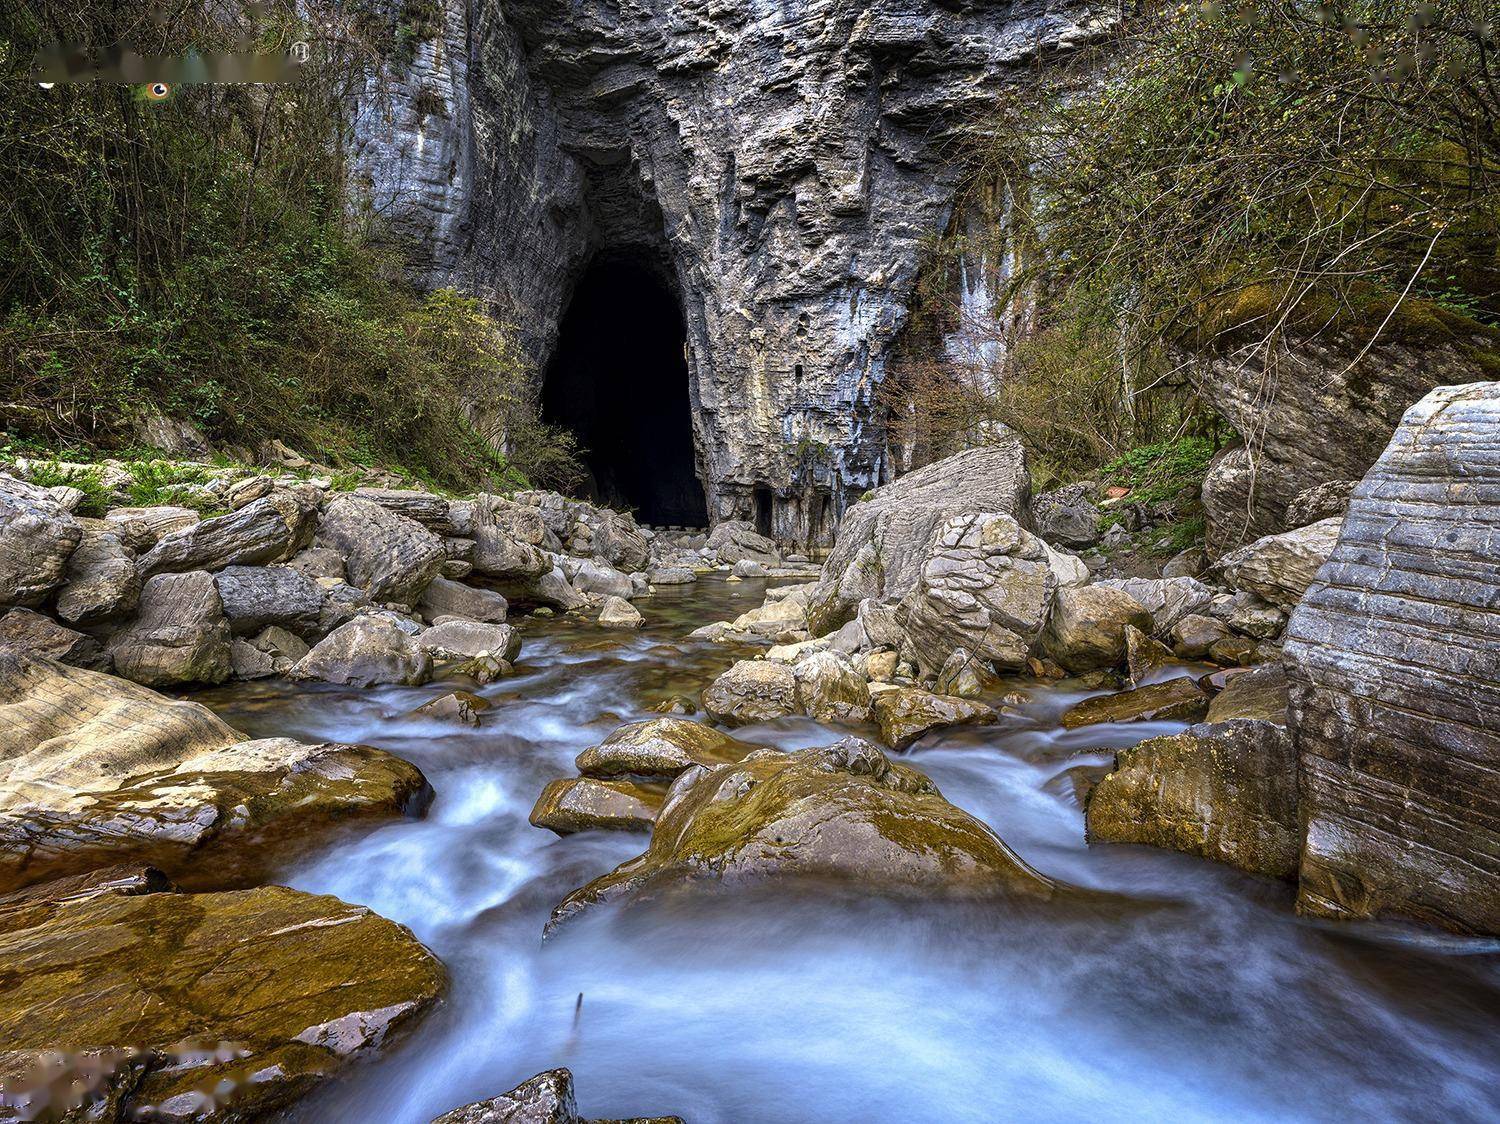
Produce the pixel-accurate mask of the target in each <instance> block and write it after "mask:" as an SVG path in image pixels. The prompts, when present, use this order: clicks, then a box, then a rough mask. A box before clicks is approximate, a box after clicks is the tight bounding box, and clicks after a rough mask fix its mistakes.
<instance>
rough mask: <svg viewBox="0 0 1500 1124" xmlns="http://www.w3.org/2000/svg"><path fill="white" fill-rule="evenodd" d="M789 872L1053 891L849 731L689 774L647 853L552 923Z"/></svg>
mask: <svg viewBox="0 0 1500 1124" xmlns="http://www.w3.org/2000/svg"><path fill="white" fill-rule="evenodd" d="M789 879H796V880H803V881H811V882H814V883H822V884H825V885H828V884H833V885H840V884H842V885H847V886H856V887H858V889H859V891H860V892H861V893H878V894H900V895H910V894H915V895H959V896H989V895H1022V896H1025V897H1030V898H1050V897H1051V896H1052V895H1053V893H1054V892H1055V890H1056V887H1055V886H1054V884H1053V883H1052V882H1050V881H1049V880H1047V879H1046V878H1043V877H1042V876H1041V875H1039V874H1037V873H1036V871H1034V870H1032V869H1031V868H1030V867H1029V866H1027V865H1026V864H1025V863H1024V862H1022V861H1021V860H1020V859H1019V858H1018V857H1017V856H1016V855H1015V854H1014V853H1013V852H1012V851H1011V850H1010V849H1009V848H1008V847H1006V845H1005V844H1004V843H1002V842H1001V841H1000V839H999V838H998V837H997V836H996V835H995V834H994V833H993V832H992V831H990V829H989V828H988V827H986V826H985V825H984V824H982V823H980V822H979V821H978V820H976V819H975V818H974V817H973V816H970V815H969V814H968V813H967V812H964V811H962V810H961V809H959V808H956V807H954V806H953V805H952V804H950V803H948V801H947V800H945V799H943V795H942V793H940V792H939V791H938V789H937V786H936V785H935V784H933V783H932V781H931V780H930V779H929V778H928V777H927V776H926V775H925V774H923V773H920V772H918V771H917V770H915V769H912V768H910V767H908V766H905V765H897V764H893V763H892V762H891V761H890V760H889V759H887V758H886V756H885V755H884V754H883V753H881V752H880V750H879V749H877V748H876V747H875V746H874V745H871V744H870V743H869V742H866V741H862V740H861V739H859V738H845V739H844V740H843V741H841V742H838V743H837V744H835V745H832V746H827V747H824V748H821V749H805V750H801V751H799V752H796V753H782V752H780V751H778V750H769V749H768V750H761V751H759V752H757V753H752V754H751V755H750V756H749V757H747V758H745V760H743V761H741V762H739V763H738V764H734V765H720V766H718V767H716V768H713V769H704V768H695V769H692V770H690V771H689V772H687V773H684V774H683V775H682V776H681V777H679V778H678V780H677V782H676V783H675V784H674V785H673V786H672V790H671V793H670V795H669V796H668V798H667V802H666V804H665V805H664V806H663V808H662V810H661V814H660V815H659V816H658V817H657V821H656V830H655V831H654V832H653V833H652V836H651V845H650V847H649V848H648V849H647V850H646V852H645V854H643V855H641V856H639V857H638V858H635V859H632V860H631V861H630V862H628V863H625V864H624V865H622V866H620V867H618V868H616V869H615V870H614V871H613V872H611V873H609V874H606V875H604V876H603V877H602V878H597V879H595V880H594V881H593V882H591V883H589V884H588V885H587V886H585V887H583V888H582V889H580V890H577V891H575V892H574V893H572V894H570V895H569V896H568V897H567V898H566V899H565V900H564V901H563V902H562V904H561V905H559V906H558V907H557V909H556V910H554V911H553V914H552V920H551V921H550V922H549V925H548V928H549V931H550V930H552V929H554V928H555V927H556V926H557V925H559V924H562V923H564V922H566V921H567V920H569V919H571V918H572V917H574V916H576V915H577V914H579V913H580V912H582V911H584V910H587V909H590V908H592V907H594V906H597V905H601V904H605V903H615V902H620V903H623V902H627V901H628V902H639V901H643V900H650V899H654V898H658V897H661V896H663V895H670V894H674V893H676V892H679V891H683V890H685V889H687V890H706V889H710V888H713V889H724V888H733V887H738V886H745V885H749V884H755V883H763V882H766V881H770V880H789Z"/></svg>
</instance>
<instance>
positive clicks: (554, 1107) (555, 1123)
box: [432, 1069, 683, 1124]
mask: <svg viewBox="0 0 1500 1124" xmlns="http://www.w3.org/2000/svg"><path fill="white" fill-rule="evenodd" d="M432 1124H683V1122H682V1120H681V1118H679V1117H676V1116H652V1117H649V1118H647V1117H634V1118H632V1119H629V1120H594V1121H589V1120H585V1119H583V1117H581V1116H579V1115H578V1103H577V1100H576V1098H575V1097H574V1095H573V1075H572V1074H571V1073H570V1072H568V1071H567V1070H566V1069H549V1070H547V1071H546V1072H545V1073H539V1074H537V1075H536V1076H535V1077H532V1078H530V1079H528V1080H526V1081H523V1082H521V1084H519V1085H517V1086H516V1087H515V1088H514V1089H512V1090H511V1091H510V1092H508V1093H501V1094H500V1095H499V1096H498V1097H491V1098H490V1099H489V1100H487V1101H477V1102H475V1103H474V1104H471V1105H465V1106H464V1107H462V1108H455V1109H454V1110H453V1111H452V1112H445V1113H443V1115H442V1116H439V1117H438V1118H437V1119H435V1120H433V1121H432Z"/></svg>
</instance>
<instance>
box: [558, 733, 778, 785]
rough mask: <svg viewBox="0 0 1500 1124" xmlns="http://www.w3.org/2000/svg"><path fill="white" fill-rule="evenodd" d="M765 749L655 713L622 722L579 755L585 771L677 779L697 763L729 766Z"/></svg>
mask: <svg viewBox="0 0 1500 1124" xmlns="http://www.w3.org/2000/svg"><path fill="white" fill-rule="evenodd" d="M760 748H762V747H761V746H758V745H753V744H751V743H750V742H744V741H740V740H739V739H738V738H732V737H730V736H729V735H728V734H726V733H724V732H723V731H721V730H715V729H714V728H713V727H711V726H705V725H704V724H703V723H701V722H689V721H687V720H686V719H684V718H653V719H650V720H648V721H645V722H631V723H629V724H628V725H625V726H621V727H620V728H619V729H618V730H616V731H615V732H614V733H612V734H610V735H609V737H607V738H605V739H604V741H602V742H601V743H600V744H598V745H596V746H592V747H591V748H589V749H586V750H584V751H583V752H582V753H580V754H579V755H578V771H579V772H580V773H582V774H583V775H584V776H589V777H600V778H602V779H604V780H614V779H618V778H622V777H638V778H640V779H643V780H672V779H673V778H675V777H676V776H678V774H680V773H683V772H685V771H686V770H688V769H691V768H692V767H693V766H694V765H705V766H713V765H729V764H733V763H735V762H737V761H743V760H744V759H745V758H746V757H747V756H748V755H749V754H751V753H754V752H755V751H756V750H757V749H760Z"/></svg>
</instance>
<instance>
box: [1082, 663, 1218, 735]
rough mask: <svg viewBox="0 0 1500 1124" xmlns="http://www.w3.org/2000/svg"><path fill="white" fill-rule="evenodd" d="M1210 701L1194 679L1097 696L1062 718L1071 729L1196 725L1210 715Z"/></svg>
mask: <svg viewBox="0 0 1500 1124" xmlns="http://www.w3.org/2000/svg"><path fill="white" fill-rule="evenodd" d="M1208 703H1209V699H1208V696H1207V695H1206V694H1204V693H1203V690H1202V689H1201V688H1200V687H1199V686H1198V684H1197V683H1195V682H1194V681H1193V679H1192V678H1191V677H1190V676H1181V677H1179V678H1177V679H1169V680H1167V681H1166V682H1165V683H1152V684H1150V685H1149V686H1146V687H1135V688H1133V689H1131V690H1129V691H1121V692H1119V693H1118V694H1114V695H1096V696H1094V697H1093V698H1091V699H1084V700H1083V702H1081V703H1078V704H1076V705H1075V706H1073V707H1071V708H1069V709H1068V710H1067V712H1066V713H1064V714H1063V716H1062V724H1063V726H1065V727H1066V728H1067V729H1069V730H1072V729H1076V728H1078V727H1079V726H1093V725H1095V724H1097V723H1100V722H1172V721H1175V722H1196V721H1198V720H1199V719H1200V718H1202V717H1203V716H1204V715H1205V714H1207V713H1208Z"/></svg>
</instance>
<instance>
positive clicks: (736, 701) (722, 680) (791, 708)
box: [703, 660, 797, 726]
mask: <svg viewBox="0 0 1500 1124" xmlns="http://www.w3.org/2000/svg"><path fill="white" fill-rule="evenodd" d="M703 710H704V712H705V713H706V714H707V715H708V716H709V717H710V718H712V719H713V720H714V721H715V722H719V723H722V724H723V725H725V726H745V725H748V724H750V723H752V722H769V721H771V720H772V719H775V718H785V717H786V716H787V715H789V714H796V713H797V677H796V676H795V675H794V674H793V672H792V669H791V668H789V667H787V666H786V665H785V664H781V663H774V662H772V661H771V660H740V661H738V662H737V663H736V664H735V665H734V666H733V667H731V668H730V669H729V670H728V671H726V672H724V673H723V674H722V675H720V676H719V677H718V678H717V679H715V680H714V681H713V683H712V684H710V685H709V687H708V689H707V690H705V691H704V692H703Z"/></svg>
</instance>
